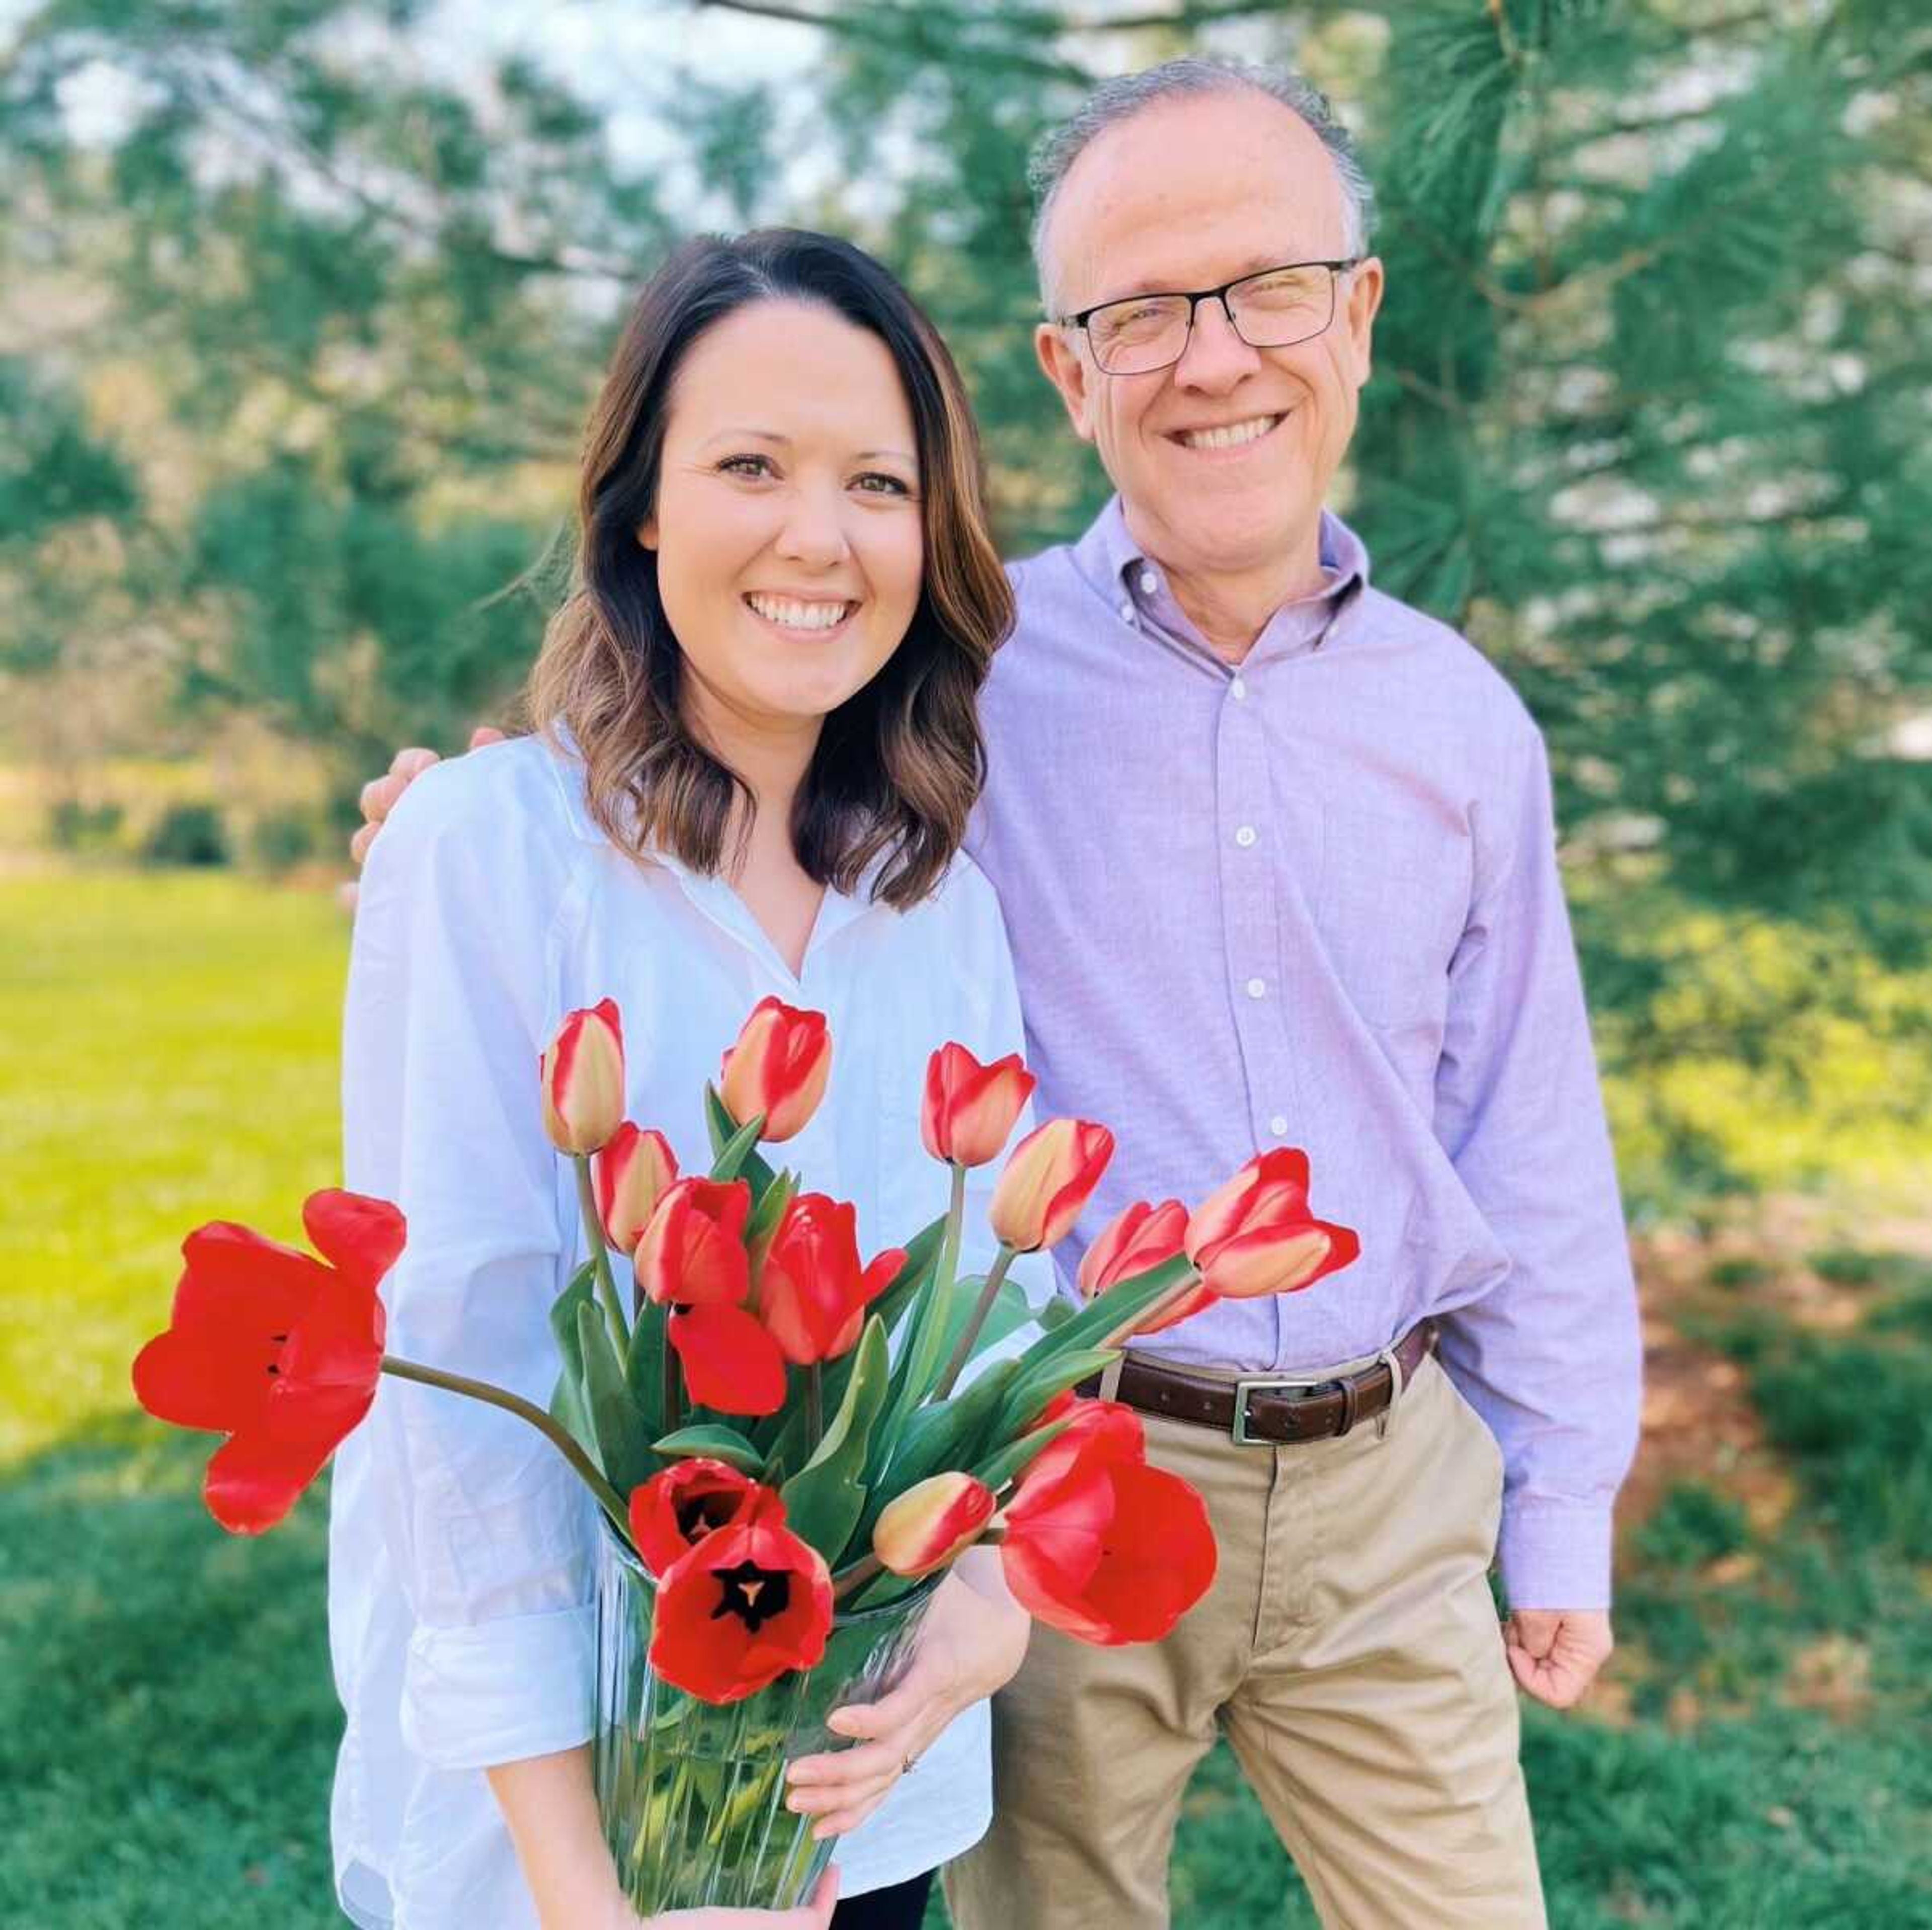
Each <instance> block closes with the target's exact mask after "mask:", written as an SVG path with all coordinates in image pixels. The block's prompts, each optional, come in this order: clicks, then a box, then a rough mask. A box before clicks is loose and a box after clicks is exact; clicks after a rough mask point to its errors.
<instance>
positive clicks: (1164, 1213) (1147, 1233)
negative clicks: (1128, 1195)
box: [1079, 1200, 1218, 1334]
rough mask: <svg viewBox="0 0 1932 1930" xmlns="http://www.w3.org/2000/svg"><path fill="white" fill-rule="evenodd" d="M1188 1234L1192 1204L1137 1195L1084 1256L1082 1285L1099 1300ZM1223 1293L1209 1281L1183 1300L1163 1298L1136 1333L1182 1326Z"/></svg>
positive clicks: (1161, 1259)
mask: <svg viewBox="0 0 1932 1930" xmlns="http://www.w3.org/2000/svg"><path fill="white" fill-rule="evenodd" d="M1186 1237H1187V1208H1186V1207H1185V1206H1183V1205H1182V1204H1181V1202H1180V1201H1179V1200H1162V1202H1161V1203H1160V1205H1159V1206H1149V1205H1148V1203H1147V1202H1146V1201H1145V1200H1136V1201H1135V1202H1134V1203H1133V1205H1132V1206H1129V1207H1127V1208H1126V1209H1124V1210H1123V1211H1122V1212H1121V1214H1120V1215H1119V1216H1118V1218H1115V1220H1113V1221H1112V1222H1111V1223H1110V1224H1109V1225H1108V1226H1107V1227H1106V1230H1104V1231H1103V1233H1101V1234H1100V1237H1099V1238H1098V1239H1096V1240H1095V1241H1094V1244H1093V1245H1091V1246H1090V1247H1089V1248H1088V1249H1087V1251H1086V1252H1085V1254H1083V1255H1082V1257H1081V1261H1080V1275H1079V1286H1080V1293H1081V1297H1082V1299H1088V1300H1092V1299H1097V1298H1098V1297H1099V1296H1100V1295H1101V1294H1103V1293H1106V1290H1107V1289H1108V1288H1109V1287H1114V1286H1118V1284H1120V1282H1121V1281H1123V1280H1131V1279H1133V1277H1134V1276H1135V1275H1136V1274H1137V1273H1148V1272H1152V1271H1153V1270H1154V1268H1155V1267H1157V1266H1162V1265H1163V1264H1165V1263H1166V1262H1167V1261H1169V1260H1172V1259H1173V1258H1175V1256H1176V1255H1177V1254H1179V1253H1181V1251H1182V1250H1183V1242H1184V1240H1185V1239H1186ZM1217 1297H1218V1296H1217V1295H1216V1294H1215V1293H1214V1290H1213V1289H1212V1288H1211V1287H1208V1285H1207V1284H1205V1282H1203V1283H1199V1284H1196V1286H1195V1287H1193V1290H1191V1291H1190V1292H1189V1293H1184V1294H1182V1295H1181V1297H1180V1298H1179V1299H1177V1300H1172V1301H1169V1302H1165V1303H1163V1302H1157V1303H1156V1304H1155V1306H1154V1308H1153V1309H1152V1310H1151V1311H1150V1312H1149V1313H1148V1314H1143V1315H1142V1317H1141V1318H1140V1320H1139V1321H1137V1322H1136V1324H1135V1326H1134V1327H1133V1332H1134V1333H1135V1334H1157V1333H1160V1332H1162V1331H1163V1329H1166V1328H1168V1327H1172V1326H1178V1325H1179V1324H1180V1323H1181V1321H1183V1320H1186V1319H1187V1317H1188V1316H1189V1315H1190V1314H1198V1313H1199V1312H1200V1311H1201V1309H1202V1308H1203V1307H1205V1306H1208V1305H1211V1303H1212V1302H1214V1300H1215V1299H1217Z"/></svg>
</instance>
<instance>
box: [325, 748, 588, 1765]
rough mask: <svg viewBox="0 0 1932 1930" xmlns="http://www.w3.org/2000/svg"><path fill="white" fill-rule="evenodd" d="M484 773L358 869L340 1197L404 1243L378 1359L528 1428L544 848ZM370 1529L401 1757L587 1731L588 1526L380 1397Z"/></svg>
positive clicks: (547, 1275)
mask: <svg viewBox="0 0 1932 1930" xmlns="http://www.w3.org/2000/svg"><path fill="white" fill-rule="evenodd" d="M519 769H520V767H519V766H517V764H516V763H514V761H513V760H511V759H509V758H508V757H505V755H504V754H491V753H485V754H482V755H481V756H477V757H469V758H466V759H463V760H460V761H459V762H457V763H452V764H449V765H446V766H441V767H439V768H438V769H434V770H432V771H431V772H428V773H427V774H426V775H425V776H423V777H422V778H419V780H418V781H417V782H416V784H414V785H413V786H412V787H410V791H409V793H408V795H407V797H406V798H405V799H404V800H403V802H402V803H401V805H399V806H398V809H397V811H396V812H395V815H394V817H393V818H392V821H391V822H390V823H389V826H387V827H386V829H385V830H384V832H383V835H382V837H381V838H380V839H378V840H377V842H376V844H375V846H374V850H372V852H371V856H370V861H369V865H368V870H367V872H366V874H365V878H364V880H363V883H362V892H361V897H360V901H359V908H358V914H357V918H356V934H355V941H354V945H353V950H352V953H351V958H350V977H349V991H348V1002H347V1012H346V1015H345V1021H344V1038H343V1113H344V1167H345V1170H346V1173H347V1180H348V1183H349V1185H350V1186H351V1187H353V1188H355V1189H356V1190H357V1191H362V1192H366V1193H371V1194H377V1195H378V1196H380V1197H384V1198H387V1199H391V1200H395V1202H396V1203H397V1204H398V1205H399V1206H401V1209H402V1210H403V1212H404V1215H405V1217H406V1218H407V1221H408V1244H407V1248H406V1249H405V1251H404V1254H403V1257H402V1258H401V1260H400V1261H399V1262H398V1264H397V1266H396V1267H395V1270H394V1271H393V1272H392V1274H391V1275H390V1277H389V1281H388V1282H387V1284H386V1287H385V1290H384V1298H385V1299H386V1302H387V1305H388V1308H389V1338H388V1347H389V1352H390V1353H392V1354H395V1355H399V1356H402V1357H404V1359H410V1360H414V1361H417V1362H422V1363H423V1364H425V1365H431V1366H434V1367H439V1368H448V1369H450V1370H452V1371H455V1372H458V1373H460V1374H466V1375H469V1376H471V1377H474V1378H475V1379H478V1380H485V1381H489V1382H491V1383H494V1384H496V1385H497V1386H502V1387H505V1388H508V1389H511V1390H512V1391H513V1392H516V1393H518V1394H520V1395H523V1396H524V1397H525V1398H526V1399H529V1400H531V1401H535V1402H536V1403H537V1404H538V1405H539V1406H541V1405H544V1404H547V1401H548V1399H549V1397H550V1392H551V1389H552V1385H553V1381H554V1378H555V1376H556V1349H555V1345H554V1342H553V1339H552V1337H551V1334H550V1325H549V1309H550V1304H551V1302H552V1301H553V1299H554V1298H555V1296H556V1293H558V1291H559V1289H560V1287H562V1284H564V1281H565V1278H567V1276H568V1269H569V1268H570V1266H571V1264H572V1263H573V1262H574V1257H575V1242H576V1236H575V1233H574V1227H573V1222H572V1220H571V1217H570V1215H569V1212H568V1204H569V1201H570V1200H571V1197H573V1196H572V1194H571V1193H570V1192H569V1191H568V1190H567V1188H565V1185H564V1184H563V1179H565V1178H567V1175H564V1174H563V1173H562V1161H561V1159H560V1158H559V1155H557V1154H556V1152H555V1151H554V1150H553V1149H552V1147H551V1146H550V1143H549V1141H548V1140H547V1137H546V1136H545V1134H544V1129H543V1125H542V1119H541V1106H540V1104H539V1100H538V1083H537V1063H538V1055H539V1053H541V1050H542V1047H543V1044H544V1041H545V1040H546V1038H547V1035H548V1033H549V1032H550V1029H551V1028H552V1027H553V1025H554V1023H556V1020H557V1018H558V1017H560V1016H561V1014H559V1013H558V1012H556V1011H553V1009H552V1007H553V1003H554V999H555V996H556V985H555V972H554V971H553V966H552V964H551V962H550V961H552V960H553V958H555V957H556V951H555V949H554V948H553V943H552V940H553V935H554V933H555V931H556V928H557V926H558V925H559V922H561V920H562V917H563V916H564V908H565V903H566V901H567V900H568V896H569V891H570V887H569V883H568V880H569V877H570V875H571V874H570V869H569V866H570V853H569V849H568V841H567V839H559V838H555V837H553V836H551V837H547V836H546V835H545V833H544V826H542V825H541V823H540V821H539V814H536V813H535V812H534V811H532V810H531V809H529V808H525V809H523V810H522V811H520V810H519V808H518V801H517V784H516V778H517V773H518V770H519ZM369 1425H370V1426H371V1430H372V1434H371V1440H370V1442H369V1446H368V1469H369V1474H368V1485H369V1488H370V1490H371V1496H370V1505H371V1506H372V1507H373V1508H374V1510H375V1511H376V1512H377V1515H379V1517H380V1534H381V1539H382V1542H383V1544H384V1545H385V1546H386V1551H387V1553H388V1554H389V1559H390V1562H391V1564H392V1568H393V1571H394V1573H395V1576H396V1577H397V1578H398V1581H399V1582H400V1585H401V1588H402V1590H403V1591H404V1594H405V1595H406V1596H407V1602H408V1608H409V1611H410V1618H411V1620H412V1623H413V1628H412V1630H411V1633H410V1640H409V1644H408V1648H407V1659H406V1661H405V1663H404V1674H403V1680H402V1681H401V1685H400V1690H401V1722H402V1733H403V1736H404V1740H405V1742H406V1743H407V1745H408V1746H409V1747H410V1749H413V1751H415V1752H416V1753H417V1754H418V1755H419V1756H421V1757H422V1758H423V1760H424V1761H426V1762H428V1763H429V1764H431V1765H432V1766H433V1767H437V1768H440V1769H446V1770H456V1769H478V1768H484V1767H489V1766H491V1765H493V1764H498V1763H502V1762H507V1761H516V1760H518V1759H520V1758H524V1757H527V1756H532V1755H542V1754H546V1753H548V1752H551V1751H554V1750H558V1749H567V1748H570V1747H571V1746H574V1745H575V1744H577V1743H581V1742H583V1740H586V1737H588V1736H589V1734H590V1732H591V1722H590V1716H589V1701H590V1690H591V1684H592V1671H593V1659H592V1658H593V1649H594V1608H593V1605H592V1582H591V1554H592V1540H591V1536H592V1533H593V1532H594V1512H593V1509H594V1504H593V1503H592V1502H591V1501H590V1500H589V1496H588V1494H586V1491H584V1490H583V1488H582V1486H581V1485H580V1482H578V1480H577V1477H576V1476H574V1474H573V1473H571V1471H570V1470H569V1468H568V1465H567V1464H565V1462H564V1461H563V1460H562V1458H561V1456H559V1454H558V1453H557V1452H556V1449H555V1448H554V1447H553V1446H552V1445H551V1444H550V1443H549V1442H548V1441H547V1440H545V1439H544V1437H543V1436H542V1435H541V1434H539V1433H538V1431H536V1430H535V1429H534V1428H531V1427H530V1426H529V1425H528V1424H527V1423H526V1422H522V1421H520V1420H518V1419H516V1418H515V1417H514V1416H512V1415H510V1414H507V1413H504V1412H503V1411H502V1410H500V1409H498V1408H496V1407H490V1406H487V1405H485V1404H482V1403H481V1402H478V1401H472V1400H470V1399H468V1398H464V1397H462V1396H460V1395H454V1394H451V1393H449V1392H445V1391H444V1390H443V1389H437V1388H432V1387H425V1386H420V1385H418V1384H416V1383H411V1382H407V1381H403V1380H398V1379H396V1378H395V1377H393V1376H385V1377H384V1379H383V1385H382V1387H381V1390H380V1393H379V1395H378V1396H377V1401H376V1404H375V1406H374V1410H373V1411H372V1413H371V1421H370V1423H369Z"/></svg>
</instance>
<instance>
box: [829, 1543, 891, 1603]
mask: <svg viewBox="0 0 1932 1930" xmlns="http://www.w3.org/2000/svg"><path fill="white" fill-rule="evenodd" d="M885 1572H886V1565H885V1563H883V1562H882V1561H881V1560H880V1559H879V1558H878V1557H877V1555H875V1554H862V1555H861V1556H860V1557H859V1559H858V1560H856V1561H855V1562H854V1563H853V1564H852V1566H850V1568H841V1569H840V1570H839V1571H838V1573H837V1574H836V1575H834V1576H833V1577H832V1600H833V1601H835V1602H845V1601H849V1600H850V1599H851V1597H852V1596H854V1595H856V1594H857V1593H858V1592H859V1590H860V1589H862V1588H863V1587H865V1584H866V1583H867V1582H868V1581H871V1580H872V1579H873V1578H874V1576H876V1575H883V1574H884V1573H885Z"/></svg>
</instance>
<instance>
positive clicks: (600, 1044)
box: [538, 999, 624, 1153]
mask: <svg viewBox="0 0 1932 1930" xmlns="http://www.w3.org/2000/svg"><path fill="white" fill-rule="evenodd" d="M538 1076H539V1077H540V1078H541V1081H542V1084H543V1109H544V1131H546V1132H547V1133H548V1134H550V1143H551V1145H553V1146H555V1147H556V1149H557V1150H558V1152H571V1153H586V1152H596V1151H597V1150H598V1148H599V1147H600V1146H603V1145H604V1143H606V1142H607V1140H609V1139H610V1136H611V1134H613V1133H614V1132H615V1131H616V1130H617V1128H618V1127H619V1125H622V1123H623V1120H624V1029H623V1023H622V1020H620V1019H619V1017H618V1015H617V1006H616V1001H615V1000H614V999H603V1000H601V1001H600V1002H598V1004H596V1005H592V1006H589V1007H588V1008H586V1009H584V1010H582V1011H574V1012H571V1014H569V1015H568V1017H566V1018H565V1020H564V1021H563V1023H562V1025H560V1026H558V1027H557V1029H556V1037H555V1038H553V1039H552V1040H551V1041H550V1047H549V1050H547V1051H546V1052H545V1053H544V1055H543V1057H542V1059H541V1060H540V1061H539V1062H538Z"/></svg>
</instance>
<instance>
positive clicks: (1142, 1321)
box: [1094, 1266, 1201, 1347]
mask: <svg viewBox="0 0 1932 1930" xmlns="http://www.w3.org/2000/svg"><path fill="white" fill-rule="evenodd" d="M1200 1284H1201V1269H1199V1267H1198V1266H1190V1268H1189V1269H1187V1272H1185V1273H1184V1274H1183V1275H1181V1278H1179V1279H1178V1280H1177V1281H1175V1283H1174V1284H1173V1285H1172V1287H1169V1289H1168V1290H1167V1291H1166V1293H1163V1295H1162V1296H1160V1299H1158V1300H1157V1301H1156V1302H1154V1305H1152V1306H1151V1307H1143V1308H1142V1309H1141V1311H1139V1313H1138V1314H1136V1315H1135V1316H1134V1317H1133V1319H1132V1320H1129V1321H1127V1323H1125V1324H1124V1326H1118V1327H1115V1329H1113V1330H1112V1332H1110V1333H1109V1334H1108V1335H1106V1337H1105V1338H1103V1339H1101V1340H1097V1341H1095V1342H1094V1345H1095V1346H1096V1347H1125V1346H1126V1345H1127V1342H1128V1341H1130V1340H1131V1339H1132V1338H1133V1337H1134V1335H1136V1334H1137V1333H1139V1332H1142V1331H1143V1330H1144V1329H1145V1328H1146V1327H1147V1326H1148V1324H1149V1323H1150V1322H1151V1321H1154V1320H1159V1319H1160V1317H1161V1316H1162V1314H1164V1313H1166V1311H1168V1309H1169V1308H1170V1307H1175V1306H1178V1305H1180V1303H1181V1302H1182V1301H1183V1300H1184V1299H1187V1296H1188V1295H1189V1294H1190V1293H1193V1291H1194V1290H1195V1288H1196V1287H1199V1285H1200Z"/></svg>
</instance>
